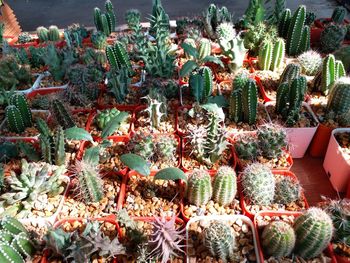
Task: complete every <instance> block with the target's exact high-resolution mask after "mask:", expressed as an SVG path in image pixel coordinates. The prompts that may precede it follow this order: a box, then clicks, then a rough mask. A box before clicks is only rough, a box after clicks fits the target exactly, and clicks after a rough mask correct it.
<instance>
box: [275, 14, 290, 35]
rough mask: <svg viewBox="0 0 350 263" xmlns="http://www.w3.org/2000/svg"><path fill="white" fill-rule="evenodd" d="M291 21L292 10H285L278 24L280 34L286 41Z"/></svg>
mask: <svg viewBox="0 0 350 263" xmlns="http://www.w3.org/2000/svg"><path fill="white" fill-rule="evenodd" d="M291 19H292V12H291V11H290V9H288V8H286V9H284V11H283V12H282V14H281V16H280V19H279V22H278V34H279V35H280V37H283V38H285V39H286V38H287V36H288V29H289V25H290V21H291Z"/></svg>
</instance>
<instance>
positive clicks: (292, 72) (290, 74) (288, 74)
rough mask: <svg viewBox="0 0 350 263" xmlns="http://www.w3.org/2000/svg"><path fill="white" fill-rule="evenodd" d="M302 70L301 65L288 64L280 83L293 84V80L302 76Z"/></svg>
mask: <svg viewBox="0 0 350 263" xmlns="http://www.w3.org/2000/svg"><path fill="white" fill-rule="evenodd" d="M300 72H301V68H300V65H299V64H295V63H291V64H288V65H287V66H286V67H285V69H284V70H283V72H282V75H281V77H280V80H279V83H280V84H282V83H284V82H291V81H292V80H293V79H295V78H297V77H299V76H300Z"/></svg>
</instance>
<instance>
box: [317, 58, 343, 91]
mask: <svg viewBox="0 0 350 263" xmlns="http://www.w3.org/2000/svg"><path fill="white" fill-rule="evenodd" d="M345 75H346V72H345V69H344V66H343V63H342V62H341V61H340V60H336V59H335V58H334V56H333V55H332V54H329V55H328V56H327V57H326V58H324V59H323V64H322V71H320V72H319V74H318V76H316V78H321V85H320V90H321V92H322V93H323V94H325V95H328V94H329V92H330V91H331V89H330V88H331V87H332V85H333V83H334V82H335V81H336V80H337V79H339V78H341V77H345Z"/></svg>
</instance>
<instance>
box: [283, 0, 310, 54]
mask: <svg viewBox="0 0 350 263" xmlns="http://www.w3.org/2000/svg"><path fill="white" fill-rule="evenodd" d="M305 17H306V7H305V6H304V5H301V6H299V7H298V9H297V10H296V11H295V13H294V14H293V17H292V18H290V21H289V22H287V21H284V22H283V25H284V24H288V23H289V26H288V33H287V34H286V40H287V47H286V51H287V53H288V55H290V56H297V55H299V54H301V53H303V52H305V51H307V50H308V49H309V48H310V28H309V26H306V25H305ZM282 19H283V17H282ZM281 28H282V26H281ZM283 29H285V28H283ZM280 35H281V36H285V33H284V32H282V33H281V32H280Z"/></svg>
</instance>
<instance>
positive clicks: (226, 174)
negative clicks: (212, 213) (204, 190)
mask: <svg viewBox="0 0 350 263" xmlns="http://www.w3.org/2000/svg"><path fill="white" fill-rule="evenodd" d="M236 193H237V179H236V172H235V170H234V169H232V168H231V167H229V166H221V167H220V168H219V170H218V172H217V174H216V176H215V178H214V183H213V200H214V201H215V202H216V203H218V204H220V205H223V206H226V205H229V204H230V203H231V202H232V200H233V199H234V198H235V196H236Z"/></svg>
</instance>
